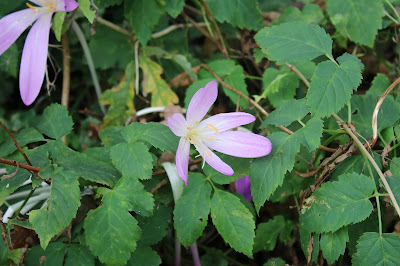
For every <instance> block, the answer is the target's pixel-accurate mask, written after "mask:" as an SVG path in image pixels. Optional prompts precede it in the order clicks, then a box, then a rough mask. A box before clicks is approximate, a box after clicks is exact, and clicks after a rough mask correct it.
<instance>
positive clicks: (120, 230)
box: [84, 178, 141, 265]
mask: <svg viewBox="0 0 400 266" xmlns="http://www.w3.org/2000/svg"><path fill="white" fill-rule="evenodd" d="M126 182H128V183H132V182H138V181H135V180H130V179H128V178H124V179H122V180H121V181H119V182H118V184H117V185H116V186H115V189H113V190H110V189H107V188H104V187H102V188H99V189H98V191H97V192H98V193H99V194H102V195H103V200H102V205H100V207H98V208H97V209H96V210H91V211H89V213H88V215H87V217H86V219H85V222H84V228H85V238H86V243H87V244H88V246H89V247H90V250H91V252H92V254H94V255H96V256H98V257H99V259H100V261H101V262H103V263H106V264H119V265H123V264H126V262H127V261H128V260H129V258H130V256H131V254H130V253H131V252H133V251H135V249H136V242H137V241H138V240H139V239H140V235H141V230H140V227H139V226H138V225H137V221H136V219H135V218H134V217H133V216H132V215H131V214H130V213H129V211H132V210H133V209H134V204H133V198H132V197H135V195H133V193H132V192H131V191H130V190H129V187H130V186H131V184H128V185H127V184H126ZM135 200H138V199H136V198H135Z"/></svg>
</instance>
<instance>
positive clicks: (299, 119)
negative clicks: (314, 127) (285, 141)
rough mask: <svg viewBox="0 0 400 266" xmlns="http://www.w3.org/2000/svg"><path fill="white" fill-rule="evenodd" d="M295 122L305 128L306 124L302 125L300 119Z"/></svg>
mask: <svg viewBox="0 0 400 266" xmlns="http://www.w3.org/2000/svg"><path fill="white" fill-rule="evenodd" d="M297 122H299V124H300V125H301V126H302V127H306V124H304V123H303V122H302V121H301V120H300V119H297Z"/></svg>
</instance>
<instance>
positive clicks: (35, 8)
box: [26, 3, 38, 13]
mask: <svg viewBox="0 0 400 266" xmlns="http://www.w3.org/2000/svg"><path fill="white" fill-rule="evenodd" d="M26 5H27V6H28V7H29V8H30V9H33V10H35V13H36V12H37V11H38V9H37V7H35V6H33V5H31V4H29V3H26Z"/></svg>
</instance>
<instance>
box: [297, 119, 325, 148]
mask: <svg viewBox="0 0 400 266" xmlns="http://www.w3.org/2000/svg"><path fill="white" fill-rule="evenodd" d="M323 126H324V123H323V122H322V120H321V119H319V118H317V117H314V118H311V119H310V120H309V121H308V122H307V124H306V126H305V127H303V128H301V129H299V130H298V131H296V133H295V135H294V137H295V138H296V139H297V140H298V141H299V142H300V143H301V144H302V145H304V146H305V147H307V149H308V150H309V151H310V152H311V151H314V150H315V149H316V148H318V145H319V144H320V139H321V137H322V129H323Z"/></svg>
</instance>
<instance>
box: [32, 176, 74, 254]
mask: <svg viewBox="0 0 400 266" xmlns="http://www.w3.org/2000/svg"><path fill="white" fill-rule="evenodd" d="M39 175H40V172H39ZM80 198H81V195H80V190H79V182H78V177H77V176H76V174H75V173H74V172H72V171H64V170H63V169H58V171H56V172H55V173H54V174H53V175H52V182H51V190H50V195H49V200H48V201H47V208H43V209H40V210H34V211H31V212H30V213H29V221H30V222H31V224H32V227H33V228H34V229H35V232H36V233H37V234H38V236H39V238H40V245H41V247H42V248H43V249H46V247H47V245H48V244H49V242H50V240H51V239H52V238H53V237H54V236H55V235H57V234H58V233H60V232H61V231H62V230H64V228H65V227H67V226H68V225H69V224H70V223H71V220H72V218H74V217H75V215H76V212H77V211H78V207H79V206H80Z"/></svg>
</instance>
